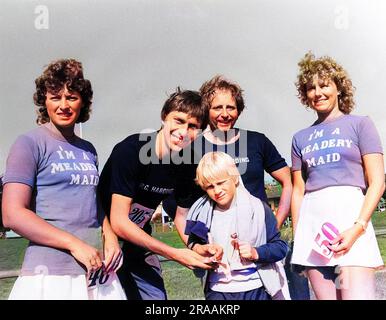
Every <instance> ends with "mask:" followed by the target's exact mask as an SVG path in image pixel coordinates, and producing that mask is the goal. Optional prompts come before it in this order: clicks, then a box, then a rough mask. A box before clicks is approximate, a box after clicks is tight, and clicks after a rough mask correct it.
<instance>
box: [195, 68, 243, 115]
mask: <svg viewBox="0 0 386 320" xmlns="http://www.w3.org/2000/svg"><path fill="white" fill-rule="evenodd" d="M216 90H229V91H230V92H231V93H232V97H233V98H235V100H236V106H237V111H238V113H239V115H240V114H241V112H242V111H243V110H244V108H245V104H244V98H243V90H242V89H241V88H240V86H239V85H238V84H236V83H234V82H232V81H229V80H228V79H226V78H225V77H224V76H222V75H217V76H215V77H213V78H212V79H210V80H209V81H206V82H204V84H203V85H202V86H201V88H200V93H201V96H202V102H203V105H204V107H205V108H206V110H208V111H209V109H210V106H211V103H212V101H213V99H214V97H215V93H216Z"/></svg>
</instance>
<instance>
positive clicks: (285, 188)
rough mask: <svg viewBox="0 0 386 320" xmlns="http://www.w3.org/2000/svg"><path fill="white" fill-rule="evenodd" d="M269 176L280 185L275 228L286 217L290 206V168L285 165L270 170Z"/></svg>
mask: <svg viewBox="0 0 386 320" xmlns="http://www.w3.org/2000/svg"><path fill="white" fill-rule="evenodd" d="M271 176H272V177H273V178H274V179H276V180H277V181H278V182H279V183H280V184H281V186H282V193H281V196H280V202H279V208H278V210H277V214H276V219H277V228H278V229H280V228H281V226H282V225H283V223H284V221H285V219H287V217H288V215H289V211H290V206H291V194H292V182H291V173H290V169H289V168H288V167H287V166H286V167H284V168H281V169H279V170H276V171H273V172H271Z"/></svg>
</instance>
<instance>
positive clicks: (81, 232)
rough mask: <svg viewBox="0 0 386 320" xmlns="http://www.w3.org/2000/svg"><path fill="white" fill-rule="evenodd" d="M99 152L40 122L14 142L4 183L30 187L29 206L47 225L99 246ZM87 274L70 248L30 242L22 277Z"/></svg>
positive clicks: (81, 140)
mask: <svg viewBox="0 0 386 320" xmlns="http://www.w3.org/2000/svg"><path fill="white" fill-rule="evenodd" d="M98 180H99V175H98V163H97V153H96V151H95V148H94V146H93V145H92V144H91V143H90V142H88V141H86V140H83V139H81V138H79V137H76V136H75V137H74V138H73V139H71V140H66V139H64V138H63V137H61V136H59V135H57V134H55V133H54V132H52V131H51V130H50V129H49V128H48V124H45V125H42V126H40V127H39V128H36V129H34V130H32V131H30V132H28V133H26V134H23V135H21V136H19V137H18V138H17V140H16V142H15V143H14V144H13V145H12V147H11V150H10V153H9V156H8V159H7V165H6V172H5V175H4V179H3V181H4V183H5V184H6V183H11V182H12V183H22V184H26V185H28V186H30V187H31V188H32V199H31V209H32V210H33V211H34V212H36V214H37V215H38V216H40V217H41V218H43V219H44V220H46V221H47V222H48V223H50V224H52V225H54V226H55V227H58V228H60V229H62V230H65V231H67V232H69V233H71V234H74V235H75V236H77V237H78V238H80V239H82V240H84V241H85V242H87V243H88V244H90V245H92V246H94V247H96V248H101V229H100V225H101V219H102V217H98V216H97V202H96V186H97V184H98ZM41 273H44V274H52V275H72V274H74V275H77V274H85V273H86V269H85V267H84V266H83V265H81V264H80V263H79V262H77V261H76V260H75V258H74V257H73V256H72V255H71V254H70V252H68V251H66V250H60V249H56V248H53V247H48V246H44V245H40V244H37V243H34V242H30V243H29V245H28V248H27V250H26V253H25V257H24V262H23V266H22V270H21V274H22V275H32V274H41Z"/></svg>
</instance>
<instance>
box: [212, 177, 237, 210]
mask: <svg viewBox="0 0 386 320" xmlns="http://www.w3.org/2000/svg"><path fill="white" fill-rule="evenodd" d="M236 188H237V185H236V183H235V180H234V179H233V178H232V177H230V176H228V177H226V178H224V179H220V180H217V181H214V182H212V183H210V184H209V185H207V186H206V187H205V191H206V193H207V194H208V196H209V197H210V198H211V199H212V200H213V201H214V202H216V203H217V206H218V207H219V208H220V209H223V210H227V209H229V207H230V206H231V204H232V200H233V198H234V196H235V193H236Z"/></svg>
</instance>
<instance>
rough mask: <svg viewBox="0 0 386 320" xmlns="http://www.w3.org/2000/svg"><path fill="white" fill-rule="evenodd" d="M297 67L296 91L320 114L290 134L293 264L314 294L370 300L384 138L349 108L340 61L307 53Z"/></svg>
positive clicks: (378, 261) (376, 262)
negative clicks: (374, 219) (374, 216)
mask: <svg viewBox="0 0 386 320" xmlns="http://www.w3.org/2000/svg"><path fill="white" fill-rule="evenodd" d="M299 69H300V70H299V75H298V81H297V83H296V86H297V89H298V93H299V95H298V96H299V98H300V101H301V103H302V104H304V105H306V106H307V107H309V108H311V109H313V110H314V111H315V112H316V114H317V120H316V121H315V122H314V123H313V124H312V125H311V126H310V127H307V128H305V129H303V130H300V131H299V132H297V133H296V134H295V135H294V137H293V140H292V176H293V184H294V188H293V193H292V204H291V212H292V219H293V228H294V234H295V239H294V252H293V256H292V261H291V262H292V263H294V264H299V265H303V266H305V268H306V272H307V275H308V277H309V280H310V282H311V285H312V287H313V290H314V292H315V295H316V298H317V299H374V298H375V269H376V268H377V267H381V266H382V265H383V261H382V258H381V255H380V252H379V248H378V244H377V240H376V238H375V233H374V229H373V226H372V224H371V220H370V219H371V215H372V213H373V212H374V209H375V208H376V206H377V203H378V201H379V199H380V197H381V196H382V194H383V192H384V189H385V183H384V167H383V150H382V145H381V141H380V138H379V135H378V133H377V130H376V128H375V126H374V124H373V122H372V121H371V120H370V119H369V117H366V116H357V115H351V114H350V112H351V111H352V110H353V107H354V100H353V92H354V88H353V85H352V82H351V79H350V78H349V76H348V74H347V72H346V71H345V70H344V69H343V67H342V66H341V65H340V64H338V63H337V62H336V61H335V60H334V59H332V58H330V57H328V56H326V57H321V58H315V56H314V55H313V54H312V53H308V54H306V55H305V57H304V58H303V59H302V60H301V61H300V62H299Z"/></svg>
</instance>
